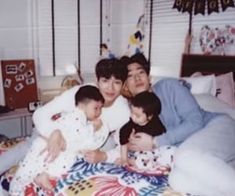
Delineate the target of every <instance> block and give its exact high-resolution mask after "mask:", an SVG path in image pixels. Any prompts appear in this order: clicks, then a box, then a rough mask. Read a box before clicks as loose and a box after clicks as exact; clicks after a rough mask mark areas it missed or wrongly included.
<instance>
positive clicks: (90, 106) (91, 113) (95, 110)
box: [83, 100, 103, 121]
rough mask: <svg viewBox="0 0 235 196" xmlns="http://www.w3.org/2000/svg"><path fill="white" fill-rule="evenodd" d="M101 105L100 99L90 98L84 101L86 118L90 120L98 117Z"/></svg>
mask: <svg viewBox="0 0 235 196" xmlns="http://www.w3.org/2000/svg"><path fill="white" fill-rule="evenodd" d="M102 107H103V103H102V102H100V101H95V100H90V101H89V102H88V103H86V105H85V107H84V108H83V109H84V112H85V114H86V117H87V119H88V120H91V121H92V120H95V119H96V118H98V117H99V116H100V114H101V109H102Z"/></svg>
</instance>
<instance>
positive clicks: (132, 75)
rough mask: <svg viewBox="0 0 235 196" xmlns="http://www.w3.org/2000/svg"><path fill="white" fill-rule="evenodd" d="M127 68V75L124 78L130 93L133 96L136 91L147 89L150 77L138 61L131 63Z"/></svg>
mask: <svg viewBox="0 0 235 196" xmlns="http://www.w3.org/2000/svg"><path fill="white" fill-rule="evenodd" d="M127 68H128V76H127V80H126V87H127V88H128V90H129V91H130V93H131V94H132V95H133V96H135V95H137V94H138V93H141V92H143V91H147V90H149V88H150V77H149V76H148V74H147V73H146V71H145V70H144V69H143V68H142V66H141V65H140V64H138V63H131V64H129V65H128V67H127Z"/></svg>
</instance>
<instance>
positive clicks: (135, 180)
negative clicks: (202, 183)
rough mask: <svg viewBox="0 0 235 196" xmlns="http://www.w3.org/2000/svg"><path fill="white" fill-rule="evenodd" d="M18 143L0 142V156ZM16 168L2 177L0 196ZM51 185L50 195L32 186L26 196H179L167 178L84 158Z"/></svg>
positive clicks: (5, 190)
mask: <svg viewBox="0 0 235 196" xmlns="http://www.w3.org/2000/svg"><path fill="white" fill-rule="evenodd" d="M20 141H22V139H19V140H14V141H13V140H11V141H3V142H0V154H1V153H3V152H4V151H6V150H7V149H9V148H10V147H11V146H13V145H15V144H17V143H18V142H20ZM0 156H1V155H0ZM16 168H17V167H14V168H12V169H10V170H9V171H8V172H6V173H5V174H4V175H2V176H1V178H0V183H1V187H0V191H2V193H1V192H0V195H7V194H6V193H7V191H8V190H9V184H10V181H11V179H12V177H13V175H14V172H15V170H16ZM52 184H53V185H54V193H53V194H50V195H48V194H47V193H45V192H44V191H43V190H42V189H41V188H40V187H37V186H36V185H35V184H33V183H32V184H30V185H28V186H27V187H26V189H25V196H73V195H82V196H92V195H94V196H104V195H107V196H116V195H117V196H137V195H138V196H145V195H146V196H151V195H152V196H153V195H154V196H158V195H159V196H160V195H162V196H181V194H180V193H176V192H174V191H173V190H171V189H170V188H169V186H168V182H167V175H154V174H143V173H137V172H135V171H132V170H130V169H127V168H124V167H119V166H116V165H114V164H111V163H99V164H89V163H87V162H86V161H85V160H83V159H78V160H77V161H76V163H75V164H74V165H73V167H72V168H71V169H70V171H68V172H67V173H66V174H65V175H63V176H62V177H61V178H59V179H58V180H57V181H54V182H52Z"/></svg>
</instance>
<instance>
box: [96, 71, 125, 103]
mask: <svg viewBox="0 0 235 196" xmlns="http://www.w3.org/2000/svg"><path fill="white" fill-rule="evenodd" d="M97 86H98V88H99V90H100V92H101V94H102V95H103V97H104V99H105V104H104V106H110V105H112V104H113V102H114V101H115V99H116V98H117V97H118V96H119V95H120V94H121V90H122V87H123V82H122V81H121V80H119V79H116V78H115V77H114V76H111V77H110V78H109V79H107V78H105V77H100V78H99V80H98V81H97Z"/></svg>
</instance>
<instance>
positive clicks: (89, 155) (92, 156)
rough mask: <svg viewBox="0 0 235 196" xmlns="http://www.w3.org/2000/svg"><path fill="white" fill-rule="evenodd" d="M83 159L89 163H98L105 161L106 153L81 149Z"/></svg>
mask: <svg viewBox="0 0 235 196" xmlns="http://www.w3.org/2000/svg"><path fill="white" fill-rule="evenodd" d="M83 155H84V159H85V160H86V161H87V162H89V163H99V162H103V161H106V159H107V155H106V153H105V152H103V151H100V150H86V151H83Z"/></svg>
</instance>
